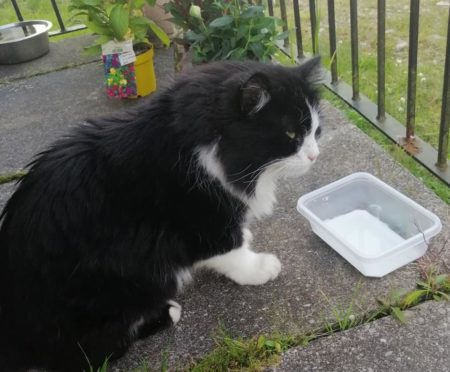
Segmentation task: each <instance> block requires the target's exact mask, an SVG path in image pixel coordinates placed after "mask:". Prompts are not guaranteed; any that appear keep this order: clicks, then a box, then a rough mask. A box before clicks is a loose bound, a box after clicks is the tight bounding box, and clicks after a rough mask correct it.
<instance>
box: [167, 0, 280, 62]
mask: <svg viewBox="0 0 450 372" xmlns="http://www.w3.org/2000/svg"><path fill="white" fill-rule="evenodd" d="M197 4H199V5H196V4H195V3H194V4H191V3H190V2H189V1H188V0H171V1H170V2H169V3H168V4H166V7H165V9H166V11H168V12H170V13H171V15H172V17H173V18H172V19H171V21H172V22H173V23H174V24H175V25H177V26H178V27H179V28H180V29H181V30H182V35H181V37H178V38H175V39H174V41H175V42H176V43H178V44H181V45H183V46H184V48H185V50H187V49H189V52H190V54H191V57H190V59H191V60H192V63H194V64H198V63H204V62H209V61H215V60H223V59H233V60H245V59H251V60H258V61H261V62H269V61H272V60H273V58H274V56H275V55H277V54H278V53H279V47H278V46H277V41H279V40H283V39H285V38H286V37H287V36H288V35H287V32H279V28H280V26H281V25H282V21H281V20H280V19H278V18H275V17H270V16H266V15H265V12H264V8H263V7H262V6H258V5H252V4H250V3H248V2H246V1H243V0H197Z"/></svg>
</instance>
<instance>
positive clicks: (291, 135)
mask: <svg viewBox="0 0 450 372" xmlns="http://www.w3.org/2000/svg"><path fill="white" fill-rule="evenodd" d="M286 136H288V137H289V138H290V139H294V138H295V132H286Z"/></svg>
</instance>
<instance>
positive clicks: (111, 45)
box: [102, 40, 134, 56]
mask: <svg viewBox="0 0 450 372" xmlns="http://www.w3.org/2000/svg"><path fill="white" fill-rule="evenodd" d="M127 52H133V42H132V41H131V40H126V41H114V40H111V41H108V42H107V43H105V44H102V54H103V55H104V56H106V55H108V54H121V53H127ZM133 53H134V52H133Z"/></svg>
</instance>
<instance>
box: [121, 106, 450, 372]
mask: <svg viewBox="0 0 450 372" xmlns="http://www.w3.org/2000/svg"><path fill="white" fill-rule="evenodd" d="M326 111H327V112H326V113H325V115H326V119H325V123H324V127H325V133H324V136H323V138H322V144H321V149H322V150H321V155H320V159H319V161H318V163H317V164H316V166H315V167H314V169H313V170H312V171H311V172H310V173H309V174H307V175H305V176H303V177H302V178H299V179H295V180H289V181H286V182H283V184H282V185H281V186H280V190H279V194H278V199H279V204H278V207H277V208H276V210H275V213H274V215H273V216H272V217H270V218H268V219H266V220H264V221H260V222H257V223H255V224H254V226H253V233H254V235H255V241H254V249H255V250H257V251H269V252H272V253H275V254H276V255H277V256H278V257H279V258H280V260H281V262H282V263H283V269H282V272H281V274H280V276H279V278H277V280H276V281H274V282H271V283H268V284H266V285H264V286H259V287H248V286H246V287H245V286H244V287H240V286H238V285H236V284H234V283H232V282H230V281H229V280H227V279H225V278H223V277H221V276H219V275H215V274H212V273H209V272H199V273H198V274H197V275H196V276H195V280H194V282H193V283H192V284H191V285H190V286H189V287H188V288H187V289H186V291H185V292H184V293H182V294H180V296H178V298H177V301H179V302H180V303H181V305H182V306H183V308H184V310H183V311H184V312H183V313H182V317H181V321H180V322H179V323H178V325H177V326H176V327H175V328H174V329H170V330H167V331H165V332H162V333H160V334H158V335H155V336H153V337H149V338H148V339H146V340H143V341H140V342H139V343H137V344H135V345H134V346H133V347H132V348H131V350H130V352H129V353H128V354H127V355H126V356H125V357H124V358H123V359H121V360H120V361H118V363H116V364H115V365H114V368H113V370H115V371H129V370H131V369H132V368H136V367H138V366H139V365H142V360H146V361H147V362H149V365H151V366H158V365H159V363H161V360H162V354H163V353H164V354H165V357H166V358H167V359H168V363H169V366H170V367H172V368H174V367H176V366H185V365H186V364H187V363H189V362H190V361H192V360H195V359H196V358H200V357H202V356H204V355H205V354H206V353H208V352H209V351H211V350H212V349H213V348H214V341H213V337H212V336H211V335H214V334H215V332H216V330H217V328H218V325H219V323H222V324H223V325H224V327H225V328H226V329H227V330H228V332H229V333H230V334H231V335H233V336H254V335H257V334H262V333H271V332H275V333H276V332H286V333H289V334H293V333H302V332H307V331H311V330H313V329H315V328H317V327H318V326H320V325H323V322H324V321H325V319H332V315H331V313H332V311H333V309H335V308H336V306H342V307H344V308H347V307H348V306H349V304H350V303H351V302H352V301H353V302H354V309H355V310H354V312H355V315H358V314H362V313H364V312H365V311H367V310H368V309H373V308H375V307H376V306H377V304H376V300H375V299H376V298H377V297H380V296H386V295H388V293H389V292H390V291H391V290H393V289H406V290H411V289H413V288H414V286H415V281H416V279H417V278H418V276H419V273H418V268H417V264H416V263H411V264H409V265H407V266H406V267H404V268H401V269H399V270H397V271H395V272H393V273H391V274H389V275H387V276H385V277H383V278H381V279H374V278H365V277H363V276H362V275H361V274H360V273H359V272H358V271H357V270H356V269H354V268H353V267H352V266H351V265H350V264H348V263H347V262H346V261H345V260H344V259H343V258H342V257H340V256H339V255H338V254H337V253H335V252H334V251H333V250H332V249H331V248H330V247H329V246H328V245H326V244H325V243H324V242H323V241H321V240H320V239H319V238H318V237H317V236H316V235H315V234H314V233H313V232H312V231H311V229H310V227H309V224H308V222H307V221H306V220H305V219H304V218H303V217H301V216H300V215H298V213H297V212H296V210H295V206H296V202H297V199H298V197H299V196H300V195H303V194H304V193H307V192H309V191H312V190H314V189H317V188H318V187H321V186H323V185H326V184H328V183H330V182H332V181H335V180H336V179H339V178H341V177H344V176H347V175H348V174H350V173H353V172H357V171H368V172H370V173H372V174H374V175H376V176H378V177H380V178H381V179H382V180H384V181H386V182H388V183H389V184H391V185H392V186H394V187H395V188H397V189H399V190H400V191H402V192H404V193H405V194H406V195H408V196H410V197H412V198H413V199H414V200H416V201H417V202H419V203H421V204H423V205H424V206H425V207H427V208H429V209H431V210H432V211H433V212H435V213H436V214H438V215H439V216H440V218H441V219H442V222H443V225H444V230H443V232H442V233H441V234H440V235H439V236H438V237H436V238H435V239H434V240H433V241H432V242H431V245H430V248H429V252H430V253H435V252H438V251H439V250H440V249H441V248H442V246H443V245H444V243H445V241H446V239H448V237H449V236H450V232H449V228H448V226H449V208H448V206H447V205H446V204H444V203H443V202H442V201H441V200H440V199H438V198H437V197H436V196H435V195H434V194H433V193H432V192H430V191H429V190H428V189H426V188H425V187H424V186H423V184H422V183H421V182H420V181H419V180H418V179H416V178H414V177H413V176H412V175H411V174H410V173H409V172H408V171H406V170H405V169H403V168H402V167H401V166H399V165H398V164H397V163H396V162H394V161H393V160H392V159H391V158H390V157H389V156H388V155H387V154H386V153H385V152H384V151H383V150H382V149H381V148H380V147H379V146H378V145H376V144H374V143H373V141H372V140H371V139H369V138H368V137H367V136H366V135H365V134H363V133H361V132H360V131H359V129H357V128H355V127H354V126H353V125H351V124H349V123H348V122H347V121H346V120H345V119H344V118H343V116H342V114H341V113H340V112H338V111H337V110H335V109H334V108H332V107H329V106H326ZM441 259H446V260H450V252H446V253H445V258H444V256H443V255H441ZM358 288H359V289H358Z"/></svg>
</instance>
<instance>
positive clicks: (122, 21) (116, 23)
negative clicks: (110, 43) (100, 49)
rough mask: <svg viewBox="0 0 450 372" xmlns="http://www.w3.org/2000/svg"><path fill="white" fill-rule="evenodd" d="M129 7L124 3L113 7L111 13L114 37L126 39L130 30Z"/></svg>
mask: <svg viewBox="0 0 450 372" xmlns="http://www.w3.org/2000/svg"><path fill="white" fill-rule="evenodd" d="M128 17H129V9H128V6H127V7H125V5H123V4H117V5H115V6H114V7H113V8H112V9H111V13H110V14H109V19H110V25H111V29H112V31H113V34H114V37H115V38H116V39H117V40H120V41H122V40H124V37H125V35H126V34H127V32H128V23H129V20H128Z"/></svg>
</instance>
